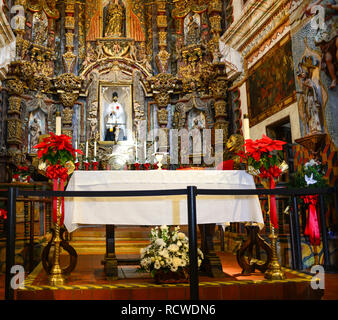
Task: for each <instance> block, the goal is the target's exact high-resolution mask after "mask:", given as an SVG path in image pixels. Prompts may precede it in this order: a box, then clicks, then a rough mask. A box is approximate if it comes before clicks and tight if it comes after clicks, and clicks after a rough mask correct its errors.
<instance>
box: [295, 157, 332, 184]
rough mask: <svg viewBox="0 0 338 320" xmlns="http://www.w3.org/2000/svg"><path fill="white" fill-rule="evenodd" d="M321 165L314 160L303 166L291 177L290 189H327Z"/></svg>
mask: <svg viewBox="0 0 338 320" xmlns="http://www.w3.org/2000/svg"><path fill="white" fill-rule="evenodd" d="M324 175H325V172H324V168H323V165H322V164H321V163H319V162H316V161H315V160H313V159H312V160H311V161H309V162H307V163H305V164H304V166H302V167H301V168H299V170H298V171H297V172H296V173H295V174H294V175H293V177H291V179H290V184H289V186H290V187H293V188H325V187H328V183H327V180H326V178H325V177H324Z"/></svg>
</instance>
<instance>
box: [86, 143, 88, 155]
mask: <svg viewBox="0 0 338 320" xmlns="http://www.w3.org/2000/svg"><path fill="white" fill-rule="evenodd" d="M86 159H88V140H87V141H86Z"/></svg>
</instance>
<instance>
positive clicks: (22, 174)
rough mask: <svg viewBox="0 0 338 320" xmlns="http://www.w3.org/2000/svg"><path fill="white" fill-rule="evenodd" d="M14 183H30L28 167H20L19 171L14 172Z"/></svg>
mask: <svg viewBox="0 0 338 320" xmlns="http://www.w3.org/2000/svg"><path fill="white" fill-rule="evenodd" d="M12 180H13V182H15V181H21V182H30V180H31V176H30V175H29V172H28V167H27V166H18V169H17V170H16V171H15V172H14V174H13V176H12Z"/></svg>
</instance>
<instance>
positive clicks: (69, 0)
mask: <svg viewBox="0 0 338 320" xmlns="http://www.w3.org/2000/svg"><path fill="white" fill-rule="evenodd" d="M65 5H66V8H65V14H66V17H65V37H66V50H67V51H66V53H64V54H63V55H62V58H63V67H64V70H65V73H71V72H74V67H75V62H76V55H75V54H74V53H73V49H74V30H75V18H74V15H75V0H66V1H65Z"/></svg>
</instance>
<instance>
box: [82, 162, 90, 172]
mask: <svg viewBox="0 0 338 320" xmlns="http://www.w3.org/2000/svg"><path fill="white" fill-rule="evenodd" d="M83 165H84V167H85V170H86V171H88V170H89V166H90V163H89V161H88V160H85V161H83Z"/></svg>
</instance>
